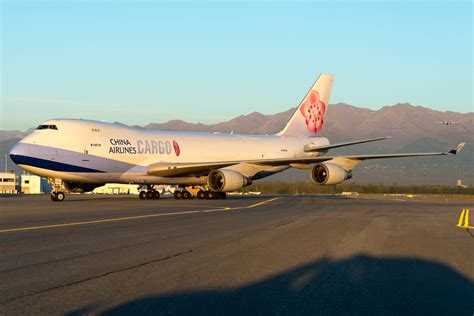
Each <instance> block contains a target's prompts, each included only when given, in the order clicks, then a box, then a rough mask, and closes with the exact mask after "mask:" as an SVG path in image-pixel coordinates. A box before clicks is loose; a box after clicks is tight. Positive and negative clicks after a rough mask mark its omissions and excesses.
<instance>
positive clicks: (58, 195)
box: [48, 178, 66, 202]
mask: <svg viewBox="0 0 474 316" xmlns="http://www.w3.org/2000/svg"><path fill="white" fill-rule="evenodd" d="M48 183H49V185H51V188H52V191H51V194H50V198H51V200H52V201H54V202H62V201H64V199H65V198H66V194H65V193H64V192H63V191H62V190H63V188H64V185H63V181H62V180H61V179H53V178H48Z"/></svg>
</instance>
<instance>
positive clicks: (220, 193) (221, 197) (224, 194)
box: [219, 192, 227, 200]
mask: <svg viewBox="0 0 474 316" xmlns="http://www.w3.org/2000/svg"><path fill="white" fill-rule="evenodd" d="M226 197H227V193H225V192H219V199H223V200H224V199H225V198H226Z"/></svg>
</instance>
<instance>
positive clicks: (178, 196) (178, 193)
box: [174, 190, 183, 200]
mask: <svg viewBox="0 0 474 316" xmlns="http://www.w3.org/2000/svg"><path fill="white" fill-rule="evenodd" d="M174 198H175V199H176V200H180V199H182V198H183V193H182V192H181V191H178V190H176V191H174Z"/></svg>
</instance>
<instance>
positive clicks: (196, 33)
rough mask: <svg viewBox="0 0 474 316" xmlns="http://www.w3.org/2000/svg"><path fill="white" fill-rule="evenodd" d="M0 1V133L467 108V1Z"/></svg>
mask: <svg viewBox="0 0 474 316" xmlns="http://www.w3.org/2000/svg"><path fill="white" fill-rule="evenodd" d="M0 1H1V7H0V8H1V22H0V27H1V42H0V44H1V68H0V74H1V90H0V98H1V99H0V100H1V106H0V116H1V119H0V129H2V130H6V129H8V130H10V129H16V130H26V129H28V128H30V127H33V126H36V125H38V124H39V123H41V122H42V121H44V120H47V119H50V118H64V117H68V118H69V117H70V118H83V119H95V120H103V121H108V122H114V121H119V122H122V123H126V124H138V125H145V124H147V123H151V122H164V121H168V120H171V119H182V120H185V121H190V122H196V123H197V122H201V123H206V124H209V123H216V122H220V121H224V120H228V119H230V118H233V117H235V116H238V115H241V114H248V113H251V112H254V111H258V112H261V113H263V114H274V113H278V112H282V111H286V110H288V109H289V108H291V107H294V106H297V105H298V103H299V101H300V100H301V99H302V98H303V96H304V94H305V93H306V92H307V90H308V89H309V88H310V87H311V85H312V83H313V82H314V80H315V79H316V78H317V76H318V74H319V73H323V72H328V73H333V74H335V75H336V80H335V82H334V88H333V93H332V96H331V101H330V103H338V102H344V103H348V104H352V105H354V106H358V107H364V108H370V109H379V108H381V107H383V106H387V105H394V104H396V103H403V102H409V103H411V104H414V105H422V106H425V107H429V108H433V109H437V110H442V111H454V112H462V113H466V112H473V111H474V109H473V98H472V97H473V95H472V90H473V79H472V76H473V67H472V53H473V52H472V41H473V21H472V15H473V4H472V2H471V1H464V2H453V1H449V2H448V1H446V2H440V1H437V2H429V1H417V2H412V1H411V2H403V1H396V2H394V1H390V2H386V1H385V2H381V1H366V2H357V1H345V2H341V1H327V2H326V1H316V2H306V1H297V2H295V1H291V2H282V1H277V2H272V1H265V2H157V1H156V2H155V1H138V2H135V1H134V2H132V1H129V2H127V1H56V2H48V1H28V2H25V1H21V0H20V1H18V0H15V1H11V0H0Z"/></svg>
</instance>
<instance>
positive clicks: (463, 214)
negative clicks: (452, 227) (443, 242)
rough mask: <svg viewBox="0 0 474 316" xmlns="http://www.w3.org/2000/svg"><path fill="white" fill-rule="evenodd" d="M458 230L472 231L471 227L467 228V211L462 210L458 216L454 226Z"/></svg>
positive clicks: (465, 209) (466, 209)
mask: <svg viewBox="0 0 474 316" xmlns="http://www.w3.org/2000/svg"><path fill="white" fill-rule="evenodd" d="M456 226H457V227H460V228H470V229H474V227H473V226H469V209H468V208H463V209H462V212H461V215H460V216H459V220H458V224H457V225H456Z"/></svg>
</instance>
